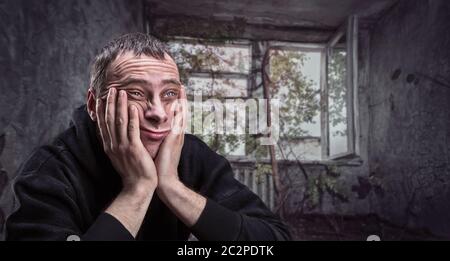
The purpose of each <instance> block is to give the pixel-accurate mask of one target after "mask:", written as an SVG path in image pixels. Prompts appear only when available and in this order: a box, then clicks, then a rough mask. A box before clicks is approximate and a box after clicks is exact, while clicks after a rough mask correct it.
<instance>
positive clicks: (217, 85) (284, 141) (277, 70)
mask: <svg viewBox="0 0 450 261" xmlns="http://www.w3.org/2000/svg"><path fill="white" fill-rule="evenodd" d="M169 46H170V50H171V52H172V54H173V55H175V60H176V62H177V64H178V65H179V68H180V74H181V77H182V80H183V82H184V83H186V87H187V90H188V95H190V97H191V98H192V97H194V96H195V95H197V94H201V95H202V108H203V109H202V111H200V113H198V112H195V111H193V113H192V114H191V115H194V117H193V119H192V121H193V122H194V123H196V121H199V120H200V121H202V122H201V123H200V126H201V129H200V132H201V134H199V133H196V132H195V129H191V132H192V133H194V134H196V135H197V136H199V137H200V138H202V139H203V140H204V141H205V142H207V143H208V145H209V146H211V147H212V148H213V149H215V150H216V151H218V152H219V153H221V154H224V155H225V156H239V157H255V155H256V154H257V153H259V156H256V157H263V158H264V157H268V154H267V150H265V149H262V150H261V151H259V152H258V151H257V150H259V149H260V148H257V149H256V152H255V139H254V138H253V139H249V135H240V134H228V133H223V132H221V131H217V130H220V129H221V130H222V131H223V126H219V125H218V124H216V122H217V121H215V120H211V117H209V116H208V115H207V114H208V113H209V114H211V112H213V111H214V112H215V111H217V110H218V107H217V106H215V102H216V101H217V100H219V101H221V102H222V103H226V101H227V100H230V101H231V100H235V99H242V100H244V101H245V100H249V98H264V97H263V94H262V93H263V92H262V90H261V89H262V88H261V84H260V83H261V82H262V75H261V66H262V67H264V68H266V70H268V75H269V78H270V95H271V98H273V99H278V100H279V101H280V103H279V112H280V114H279V123H280V139H279V140H278V146H277V148H276V150H277V158H278V159H283V158H284V159H287V160H295V159H300V160H312V161H319V160H327V159H338V158H342V157H348V156H352V155H355V154H357V152H358V151H357V148H358V146H357V145H358V135H356V133H357V132H358V127H357V126H358V125H357V124H356V122H357V120H358V113H357V110H356V109H355V108H358V100H357V97H356V95H355V93H356V90H357V88H356V85H357V56H356V54H357V20H356V18H354V17H351V18H350V19H349V20H348V22H347V23H346V25H345V26H343V27H342V29H341V30H339V31H338V32H337V33H336V35H335V36H334V37H332V39H331V40H330V42H329V43H325V44H315V45H312V44H300V43H283V42H258V41H255V42H248V41H225V42H220V43H218V42H209V41H206V40H200V39H191V38H177V39H173V40H171V41H169ZM256 49H257V50H256ZM266 52H267V53H266ZM264 53H265V54H268V55H269V59H268V64H267V65H263V64H262V63H263V62H264V61H263V59H264V58H263V57H262V55H261V54H264ZM258 66H259V68H258ZM266 73H267V72H266ZM205 101H206V102H205ZM195 104H196V103H195V100H194V101H193V102H191V110H195ZM218 113H219V114H223V116H227V115H225V112H222V111H219V112H218ZM236 113H237V114H238V115H239V110H238V111H237V112H236ZM240 113H244V114H246V113H247V116H246V117H247V118H248V120H249V122H251V121H252V120H253V119H252V117H253V116H252V115H251V114H250V113H248V112H246V111H245V109H244V110H243V111H241V112H240ZM199 114H201V116H202V117H197V118H196V116H195V115H199ZM208 117H209V118H208ZM237 117H239V116H237ZM205 118H206V119H207V120H206V119H205ZM224 118H227V117H224ZM226 120H228V118H227V119H226ZM233 124H234V123H233ZM197 125H199V123H198V122H197ZM247 127H248V126H244V128H247ZM250 136H251V135H250ZM250 138H251V137H250ZM256 147H258V146H256ZM260 147H261V146H260Z"/></svg>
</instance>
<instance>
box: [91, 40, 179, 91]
mask: <svg viewBox="0 0 450 261" xmlns="http://www.w3.org/2000/svg"><path fill="white" fill-rule="evenodd" d="M127 51H131V52H133V53H134V54H135V55H136V56H139V55H141V54H145V55H147V56H150V57H153V58H155V59H158V60H164V54H168V55H169V56H170V54H169V52H168V50H167V47H166V46H165V44H163V43H162V42H161V41H160V40H158V39H157V38H155V37H154V36H151V35H149V34H143V33H130V34H125V35H123V36H121V37H119V38H116V39H114V40H112V41H111V42H109V43H108V44H107V45H106V46H104V47H103V48H102V49H101V50H100V52H99V53H98V54H97V55H96V57H95V59H94V62H93V64H92V69H91V82H90V88H92V89H93V90H94V92H95V95H96V96H97V97H98V95H100V92H101V91H102V89H103V88H105V86H106V81H107V79H106V77H107V70H108V67H109V65H110V64H111V63H112V62H113V61H114V60H115V59H116V58H117V56H118V55H119V54H121V53H124V52H127Z"/></svg>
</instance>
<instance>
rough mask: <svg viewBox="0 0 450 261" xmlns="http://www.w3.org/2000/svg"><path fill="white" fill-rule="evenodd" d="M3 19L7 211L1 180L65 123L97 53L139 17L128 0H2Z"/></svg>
mask: <svg viewBox="0 0 450 261" xmlns="http://www.w3.org/2000/svg"><path fill="white" fill-rule="evenodd" d="M0 21H1V23H0V29H1V32H2V33H1V34H0V46H1V48H0V71H1V72H2V73H1V75H0V77H1V81H0V93H1V95H0V164H1V165H0V170H1V172H0V193H1V192H3V191H2V190H5V192H3V194H4V195H3V198H2V201H1V204H0V206H1V207H2V208H3V209H4V210H5V212H9V211H8V209H9V208H10V207H11V206H10V205H11V204H10V202H11V200H10V198H9V197H8V195H7V194H10V193H8V192H7V191H6V188H7V185H6V180H11V179H12V178H13V177H14V175H15V172H16V171H17V169H18V167H19V165H20V164H21V163H22V162H23V161H24V160H25V158H26V157H27V156H28V155H29V154H30V152H31V151H32V150H33V149H34V148H35V147H36V146H39V145H42V144H44V143H46V142H48V141H49V140H50V139H51V138H52V137H54V136H55V135H56V134H58V133H59V132H60V131H62V130H63V129H65V128H66V127H67V126H68V124H69V120H70V117H71V114H72V111H73V109H74V108H76V107H77V106H79V105H81V104H83V103H84V100H85V96H86V90H87V88H88V84H89V65H90V62H91V59H92V58H93V57H94V55H95V53H96V52H97V51H98V50H99V48H101V47H102V46H103V45H104V44H105V43H106V42H107V41H109V40H110V39H111V38H113V37H116V36H119V35H121V34H123V33H127V32H134V31H143V21H142V7H141V1H132V0H125V1H122V0H113V1H110V0H108V1H107V0H100V1H97V0H96V1H90V0H81V1H80V0H68V1H57V0H46V1H26V0H7V1H1V3H0ZM0 218H1V219H3V215H1V213H0ZM0 221H1V220H0ZM2 223H3V222H0V224H2Z"/></svg>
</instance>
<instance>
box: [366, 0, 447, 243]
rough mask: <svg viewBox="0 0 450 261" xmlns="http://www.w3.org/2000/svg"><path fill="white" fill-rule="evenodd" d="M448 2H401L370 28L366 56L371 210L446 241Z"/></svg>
mask: <svg viewBox="0 0 450 261" xmlns="http://www.w3.org/2000/svg"><path fill="white" fill-rule="evenodd" d="M449 14H450V2H449V1H446V0H432V1H431V0H430V1H425V0H414V1H405V0H403V1H400V3H399V4H398V5H397V6H396V8H394V9H393V10H391V12H389V13H388V14H387V15H386V16H385V18H384V19H382V20H381V21H380V22H379V23H378V24H377V26H376V28H374V30H373V32H372V35H371V52H370V60H371V63H370V67H371V70H370V100H369V103H370V105H369V106H370V142H369V152H370V158H369V159H370V172H371V175H372V176H373V177H376V178H378V179H380V180H382V182H383V186H384V190H385V193H384V197H378V198H377V204H374V205H373V206H372V207H373V210H374V211H376V212H378V213H380V214H381V215H382V216H383V217H384V218H386V219H389V220H390V221H392V222H395V223H397V224H399V225H401V226H404V227H413V228H415V229H421V230H423V231H429V232H430V233H433V234H436V235H441V236H445V237H446V238H449V237H450V222H449V220H450V207H449V199H450V187H449V186H448V184H449V181H450V164H449V161H450V48H449V47H450V16H449Z"/></svg>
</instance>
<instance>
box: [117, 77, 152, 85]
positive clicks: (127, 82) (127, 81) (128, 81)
mask: <svg viewBox="0 0 450 261" xmlns="http://www.w3.org/2000/svg"><path fill="white" fill-rule="evenodd" d="M118 84H119V86H120V87H125V86H127V85H130V84H140V85H151V83H150V82H149V81H147V80H144V79H138V78H131V77H129V78H126V79H124V80H122V81H119V82H118Z"/></svg>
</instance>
